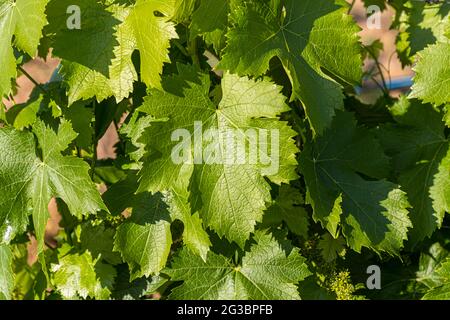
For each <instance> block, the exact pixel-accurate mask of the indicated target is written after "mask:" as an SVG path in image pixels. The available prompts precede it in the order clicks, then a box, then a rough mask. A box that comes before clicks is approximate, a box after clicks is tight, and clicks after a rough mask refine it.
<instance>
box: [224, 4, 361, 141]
mask: <svg viewBox="0 0 450 320" xmlns="http://www.w3.org/2000/svg"><path fill="white" fill-rule="evenodd" d="M280 3H284V6H282V5H280ZM341 4H342V5H343V6H341ZM347 10H348V9H347V5H345V4H344V3H343V2H341V1H339V5H336V4H334V3H333V1H329V0H318V1H317V0H302V1H297V0H287V1H283V2H281V1H271V0H252V1H245V2H241V6H240V7H238V8H236V9H235V10H233V11H232V13H231V16H230V20H231V24H232V27H231V28H230V30H229V31H228V33H227V47H226V48H225V50H224V56H223V59H222V61H221V62H220V63H219V66H218V68H223V69H227V70H230V71H231V72H236V73H238V74H249V75H253V76H260V75H262V74H264V73H265V72H266V71H267V70H268V68H269V62H270V60H271V59H272V58H274V57H278V58H279V59H280V60H281V62H282V64H283V66H284V69H285V71H286V73H287V74H288V76H289V78H290V80H291V82H292V88H293V89H292V90H293V91H292V98H298V99H300V100H301V101H302V103H303V105H304V107H305V110H306V114H307V116H308V119H309V120H310V123H311V126H312V129H313V130H314V132H316V133H320V132H322V131H323V129H324V128H326V127H327V126H328V125H329V124H330V123H331V120H332V118H333V116H334V113H335V109H342V108H343V94H342V92H341V87H340V85H339V84H338V83H337V82H335V81H333V80H332V79H331V78H330V77H329V76H327V75H326V74H325V73H324V72H323V71H322V70H326V71H327V73H328V74H332V75H333V76H334V77H336V78H338V79H340V80H342V81H345V82H348V83H358V82H359V80H360V78H361V75H362V72H361V65H362V63H361V53H360V45H359V43H358V35H357V33H358V32H359V28H358V27H357V25H356V24H355V23H354V22H353V21H352V18H351V17H350V16H349V15H348V14H347Z"/></svg>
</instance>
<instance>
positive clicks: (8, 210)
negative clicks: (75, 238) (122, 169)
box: [0, 121, 106, 252]
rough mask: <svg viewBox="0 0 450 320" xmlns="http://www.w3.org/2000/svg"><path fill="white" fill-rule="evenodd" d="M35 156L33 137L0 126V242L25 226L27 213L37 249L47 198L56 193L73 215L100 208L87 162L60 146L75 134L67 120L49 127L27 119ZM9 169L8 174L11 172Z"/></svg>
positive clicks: (44, 219) (69, 140) (41, 243)
mask: <svg viewBox="0 0 450 320" xmlns="http://www.w3.org/2000/svg"><path fill="white" fill-rule="evenodd" d="M33 132H34V134H35V135H36V137H37V140H38V144H39V150H40V151H41V157H37V156H36V153H37V152H38V150H37V149H36V146H35V141H34V137H33V135H32V134H31V133H29V132H19V131H16V130H13V129H9V128H1V129H0V147H1V149H2V150H5V151H4V152H2V153H0V177H1V180H2V185H1V186H0V190H1V194H2V195H3V197H2V199H1V202H0V242H1V243H9V241H10V240H11V239H12V238H13V237H14V236H15V235H16V234H18V233H20V232H23V231H25V228H26V226H27V224H28V219H27V216H28V214H29V213H30V212H31V213H32V216H33V222H34V227H35V231H36V238H37V240H38V252H41V251H42V249H43V240H44V231H45V226H46V224H47V220H48V218H49V214H48V209H47V206H48V203H49V202H50V199H51V198H52V197H59V198H61V199H62V200H64V202H65V203H66V204H67V205H68V207H69V210H70V212H71V213H72V214H73V215H75V216H82V215H84V214H88V213H94V212H95V211H97V210H100V209H105V210H106V207H105V206H104V204H103V202H102V200H101V198H100V195H99V193H98V191H97V190H96V188H95V185H94V184H93V183H92V181H91V180H90V177H89V174H88V170H89V166H88V165H87V164H86V163H85V162H84V161H82V160H81V159H77V158H75V157H71V156H63V155H62V154H61V152H62V151H64V150H65V149H67V147H68V145H69V143H70V142H71V141H72V140H73V139H74V138H75V137H76V134H75V132H74V131H73V130H72V127H71V125H70V123H68V122H65V121H63V122H62V123H61V125H60V126H59V129H58V132H57V133H55V132H54V131H53V130H52V129H50V128H48V127H47V126H46V125H45V124H44V123H42V122H40V121H37V122H35V124H34V125H33ZM12 173H13V174H12Z"/></svg>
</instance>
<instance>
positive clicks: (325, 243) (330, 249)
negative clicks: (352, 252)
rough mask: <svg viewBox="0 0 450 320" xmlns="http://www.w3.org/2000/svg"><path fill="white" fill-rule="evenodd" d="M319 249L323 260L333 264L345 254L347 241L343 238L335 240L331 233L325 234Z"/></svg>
mask: <svg viewBox="0 0 450 320" xmlns="http://www.w3.org/2000/svg"><path fill="white" fill-rule="evenodd" d="M317 247H318V248H319V249H320V252H321V254H322V258H323V259H324V260H325V261H326V262H332V261H334V260H336V258H337V257H338V256H339V255H341V254H342V253H344V252H345V240H344V239H342V238H341V237H338V238H337V239H335V238H333V237H332V236H331V235H330V234H329V233H325V234H324V235H323V236H322V238H321V239H320V241H319V244H318V245H317Z"/></svg>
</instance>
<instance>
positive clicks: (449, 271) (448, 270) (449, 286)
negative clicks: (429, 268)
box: [422, 258, 450, 300]
mask: <svg viewBox="0 0 450 320" xmlns="http://www.w3.org/2000/svg"><path fill="white" fill-rule="evenodd" d="M435 273H436V276H437V277H438V279H439V281H440V282H441V283H442V284H441V285H439V286H436V287H434V288H432V289H431V290H429V291H428V292H427V293H426V294H425V295H424V296H423V297H422V299H423V300H449V299H450V259H449V258H447V260H446V261H444V262H442V263H441V264H440V265H439V267H438V268H437V269H436V271H435Z"/></svg>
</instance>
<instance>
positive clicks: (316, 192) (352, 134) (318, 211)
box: [300, 112, 411, 254]
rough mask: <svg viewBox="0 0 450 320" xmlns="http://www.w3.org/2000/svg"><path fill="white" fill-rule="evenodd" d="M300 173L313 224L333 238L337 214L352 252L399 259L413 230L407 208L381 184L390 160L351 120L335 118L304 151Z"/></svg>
mask: <svg viewBox="0 0 450 320" xmlns="http://www.w3.org/2000/svg"><path fill="white" fill-rule="evenodd" d="M300 169H301V172H302V173H303V175H304V177H305V182H306V186H307V199H306V200H307V202H308V203H310V204H311V205H312V207H313V210H314V214H313V218H314V219H315V220H316V221H320V222H321V223H322V225H323V226H324V227H325V228H327V229H328V230H329V231H330V232H331V233H332V234H333V235H334V234H335V230H334V227H333V226H332V225H330V219H333V218H334V217H335V216H334V215H333V213H335V212H336V211H337V212H339V215H338V217H339V219H340V225H341V227H342V232H343V234H344V236H345V237H346V239H347V243H348V244H349V246H350V247H351V248H353V249H354V250H355V251H357V252H360V250H361V248H362V247H368V248H372V249H373V250H375V251H377V252H379V251H385V252H388V253H390V254H396V253H398V251H399V250H400V249H401V248H402V246H403V241H404V240H405V239H406V238H407V229H408V228H409V227H411V222H410V220H409V218H408V211H407V209H406V208H407V207H408V206H409V204H408V201H407V200H406V195H405V193H404V192H403V191H401V190H400V189H399V188H398V186H397V185H395V184H393V183H391V182H388V181H385V180H381V179H383V178H384V177H385V176H386V175H387V173H388V170H389V161H388V158H387V157H386V156H385V155H384V153H383V150H382V149H381V146H380V145H379V143H378V142H377V141H376V140H375V138H374V136H373V135H372V134H371V133H370V132H369V131H368V130H367V129H364V128H361V127H357V126H356V123H355V120H354V119H353V116H352V114H350V113H341V112H339V113H338V114H337V115H336V117H335V120H334V121H333V123H332V126H331V127H330V129H328V130H326V131H325V132H324V134H323V135H322V136H319V137H318V138H317V140H316V141H315V142H314V143H313V144H311V143H309V144H308V145H306V147H305V149H304V150H303V152H302V153H301V155H300ZM361 175H364V176H367V177H370V178H372V179H371V180H367V179H366V178H364V176H361ZM374 179H375V180H374ZM376 179H379V180H376ZM332 221H333V220H332Z"/></svg>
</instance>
